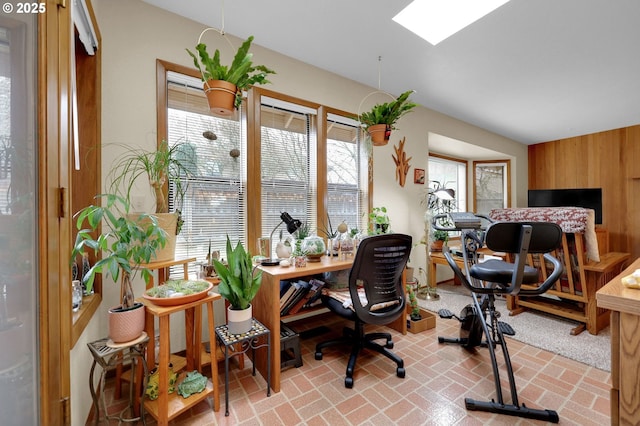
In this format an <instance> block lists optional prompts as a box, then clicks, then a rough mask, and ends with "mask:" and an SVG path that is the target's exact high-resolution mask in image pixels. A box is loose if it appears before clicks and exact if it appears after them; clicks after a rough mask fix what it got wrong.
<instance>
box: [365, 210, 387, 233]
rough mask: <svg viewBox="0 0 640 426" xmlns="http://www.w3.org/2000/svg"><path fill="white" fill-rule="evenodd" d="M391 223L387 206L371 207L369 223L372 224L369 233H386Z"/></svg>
mask: <svg viewBox="0 0 640 426" xmlns="http://www.w3.org/2000/svg"><path fill="white" fill-rule="evenodd" d="M390 223H391V221H390V220H389V216H388V215H387V208H386V207H384V206H383V207H374V208H372V209H371V213H369V224H370V225H371V230H370V231H369V233H370V234H371V235H378V234H386V233H387V232H389V224H390Z"/></svg>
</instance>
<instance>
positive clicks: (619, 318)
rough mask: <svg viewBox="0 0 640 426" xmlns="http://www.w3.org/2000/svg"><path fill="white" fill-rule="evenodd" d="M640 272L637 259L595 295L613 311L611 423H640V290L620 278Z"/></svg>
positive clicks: (605, 307)
mask: <svg viewBox="0 0 640 426" xmlns="http://www.w3.org/2000/svg"><path fill="white" fill-rule="evenodd" d="M636 269H640V259H637V260H636V261H635V262H633V263H632V264H631V266H629V267H628V268H627V269H625V270H624V271H622V272H621V273H620V274H619V275H618V276H616V277H614V278H613V279H612V280H610V281H609V282H608V283H607V284H606V285H605V286H604V287H602V288H601V289H600V290H598V292H597V293H596V299H597V303H598V307H600V308H604V309H610V310H611V424H612V425H637V424H640V410H638V407H640V393H638V389H639V388H640V358H638V354H639V353H640V333H638V330H640V290H637V289H630V288H626V287H625V286H623V285H622V282H621V279H622V277H625V276H627V275H630V274H631V273H633V272H634V271H635V270H636Z"/></svg>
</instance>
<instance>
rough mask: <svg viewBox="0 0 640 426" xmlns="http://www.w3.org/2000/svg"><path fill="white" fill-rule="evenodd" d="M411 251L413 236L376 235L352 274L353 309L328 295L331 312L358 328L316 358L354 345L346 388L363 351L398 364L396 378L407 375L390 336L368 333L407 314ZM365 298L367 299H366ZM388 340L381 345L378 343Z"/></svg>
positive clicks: (360, 250)
mask: <svg viewBox="0 0 640 426" xmlns="http://www.w3.org/2000/svg"><path fill="white" fill-rule="evenodd" d="M410 252H411V236H409V235H403V234H383V235H375V236H371V237H368V238H365V239H364V240H362V242H361V243H360V245H359V246H358V251H357V252H356V257H355V259H354V261H353V266H352V267H351V272H350V273H349V293H350V295H351V303H352V305H351V306H345V304H344V303H343V302H341V301H339V300H337V299H335V298H333V297H330V296H328V295H323V296H322V301H323V302H324V304H325V306H327V307H328V308H329V309H330V310H331V311H333V312H335V313H336V314H338V315H340V316H342V317H344V318H346V319H348V320H351V321H354V328H353V329H350V328H346V327H345V329H344V335H343V337H342V338H341V339H337V340H331V341H327V342H322V343H318V345H317V346H316V354H315V358H316V359H317V360H321V359H322V350H323V349H324V348H326V347H328V346H333V345H337V344H348V345H352V350H351V357H350V358H349V363H348V364H347V374H346V377H345V379H344V385H345V387H347V388H352V387H353V372H354V369H355V365H356V359H357V357H358V353H359V352H360V350H361V349H363V348H367V349H373V350H374V351H376V352H379V353H381V354H382V355H384V356H386V357H387V358H389V359H391V360H393V361H394V362H395V363H396V364H397V369H396V375H397V376H398V377H400V378H403V377H404V376H405V370H404V362H403V361H402V358H400V357H399V356H398V355H396V354H395V353H393V352H392V351H390V350H389V349H392V348H393V341H392V340H391V334H389V333H368V334H365V333H364V325H365V324H375V325H384V324H389V323H391V322H393V321H395V320H396V319H398V318H399V317H400V316H401V315H404V313H405V297H404V289H403V288H402V285H403V283H402V271H403V270H404V267H405V265H406V264H407V260H408V258H409V253H410ZM363 299H364V300H363ZM379 339H384V340H385V344H384V345H381V344H378V343H376V342H375V340H379Z"/></svg>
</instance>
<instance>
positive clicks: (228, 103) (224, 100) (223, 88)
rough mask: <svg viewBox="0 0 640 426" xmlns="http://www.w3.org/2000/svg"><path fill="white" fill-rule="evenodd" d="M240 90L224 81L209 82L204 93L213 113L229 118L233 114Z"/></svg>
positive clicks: (205, 85) (206, 83) (205, 84)
mask: <svg viewBox="0 0 640 426" xmlns="http://www.w3.org/2000/svg"><path fill="white" fill-rule="evenodd" d="M237 91H238V88H237V87H236V85H235V84H232V83H229V82H228V81H224V80H207V81H206V82H205V83H204V93H205V94H206V95H207V102H208V103H209V109H210V110H211V112H212V113H214V114H217V115H224V116H229V115H232V114H233V111H234V108H235V107H234V103H235V100H236V93H237Z"/></svg>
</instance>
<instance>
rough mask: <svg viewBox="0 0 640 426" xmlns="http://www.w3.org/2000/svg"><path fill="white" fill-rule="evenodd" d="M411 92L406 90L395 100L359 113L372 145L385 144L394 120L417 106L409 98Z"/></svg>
mask: <svg viewBox="0 0 640 426" xmlns="http://www.w3.org/2000/svg"><path fill="white" fill-rule="evenodd" d="M412 93H413V90H409V91H406V92H404V93H402V94H401V95H400V96H398V97H397V98H396V99H395V100H393V101H391V102H385V103H382V104H377V105H374V106H373V108H371V110H370V111H367V112H365V113H363V114H361V115H360V117H359V120H360V122H361V123H362V124H363V125H364V128H365V130H366V131H367V133H368V134H369V136H370V137H371V142H372V143H373V145H374V146H381V145H386V144H387V143H388V142H389V137H390V136H391V131H392V130H395V124H396V122H397V121H398V120H399V119H400V118H401V117H402V116H403V115H405V114H407V113H408V112H409V111H411V110H412V109H413V108H415V107H416V106H417V104H416V103H413V102H410V100H409V96H410V95H411V94H412Z"/></svg>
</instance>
